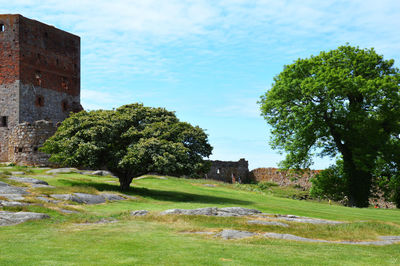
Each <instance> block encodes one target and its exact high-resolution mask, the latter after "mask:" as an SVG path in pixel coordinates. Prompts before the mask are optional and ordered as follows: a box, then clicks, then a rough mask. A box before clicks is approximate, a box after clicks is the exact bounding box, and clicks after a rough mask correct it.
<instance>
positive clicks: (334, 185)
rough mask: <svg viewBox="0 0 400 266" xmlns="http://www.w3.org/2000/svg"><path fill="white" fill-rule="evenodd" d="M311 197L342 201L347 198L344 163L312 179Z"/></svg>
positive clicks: (339, 162)
mask: <svg viewBox="0 0 400 266" xmlns="http://www.w3.org/2000/svg"><path fill="white" fill-rule="evenodd" d="M311 183H312V186H311V190H310V195H311V196H312V197H315V198H322V199H331V200H334V201H340V200H343V199H344V198H345V196H347V187H346V183H347V180H346V176H345V173H344V171H343V161H338V162H337V163H336V164H335V165H332V166H330V167H329V168H328V169H325V170H324V171H322V172H320V173H319V174H317V175H316V176H314V177H313V178H311Z"/></svg>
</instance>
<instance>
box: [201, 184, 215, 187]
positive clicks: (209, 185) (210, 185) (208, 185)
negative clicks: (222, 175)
mask: <svg viewBox="0 0 400 266" xmlns="http://www.w3.org/2000/svg"><path fill="white" fill-rule="evenodd" d="M203 186H205V187H216V185H213V184H204V185H203Z"/></svg>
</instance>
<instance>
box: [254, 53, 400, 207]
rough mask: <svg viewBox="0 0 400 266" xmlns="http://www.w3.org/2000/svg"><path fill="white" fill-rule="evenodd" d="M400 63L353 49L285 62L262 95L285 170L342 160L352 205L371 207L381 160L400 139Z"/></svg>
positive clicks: (267, 119)
mask: <svg viewBox="0 0 400 266" xmlns="http://www.w3.org/2000/svg"><path fill="white" fill-rule="evenodd" d="M393 65H394V60H384V59H383V56H381V55H378V54H376V52H375V51H374V49H359V48H358V47H351V46H349V45H345V46H341V47H339V48H338V49H336V50H332V51H329V52H321V53H320V54H319V55H318V56H311V57H310V58H307V59H298V60H297V61H295V62H294V63H293V64H291V65H286V66H285V67H284V69H283V71H282V72H281V73H280V74H279V75H277V76H276V77H275V78H274V83H273V86H272V88H271V90H269V91H268V92H267V93H266V94H265V95H263V96H261V100H260V104H261V112H262V115H263V116H264V118H265V119H266V121H267V122H268V123H269V124H270V125H271V126H272V127H273V130H272V141H271V143H272V146H273V148H277V149H279V150H281V151H284V152H286V153H287V156H286V159H285V160H284V161H283V162H282V165H283V166H284V167H295V168H305V167H309V166H310V165H311V163H312V157H313V156H314V155H319V156H321V157H324V156H329V157H336V156H337V155H340V156H341V157H342V160H343V171H344V174H345V179H346V180H347V184H346V186H347V189H348V193H349V204H350V205H351V206H358V207H366V206H368V198H369V196H370V189H371V182H372V175H373V172H374V169H375V167H376V161H377V160H378V158H387V157H388V155H387V151H389V150H390V148H389V147H390V146H391V145H392V143H398V142H399V141H400V139H399V134H400V92H399V88H400V74H399V69H397V68H395V67H394V66H393Z"/></svg>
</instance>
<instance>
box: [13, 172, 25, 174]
mask: <svg viewBox="0 0 400 266" xmlns="http://www.w3.org/2000/svg"><path fill="white" fill-rule="evenodd" d="M11 174H12V175H25V172H11Z"/></svg>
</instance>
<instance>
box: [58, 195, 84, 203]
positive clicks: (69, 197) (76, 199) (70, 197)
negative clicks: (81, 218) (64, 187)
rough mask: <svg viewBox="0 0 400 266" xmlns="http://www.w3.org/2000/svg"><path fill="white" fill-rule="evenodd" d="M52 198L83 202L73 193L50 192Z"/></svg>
mask: <svg viewBox="0 0 400 266" xmlns="http://www.w3.org/2000/svg"><path fill="white" fill-rule="evenodd" d="M50 196H51V197H52V198H55V199H59V200H70V201H74V202H78V203H83V201H82V200H80V199H79V198H78V197H77V196H75V195H73V194H51V195H50Z"/></svg>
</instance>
